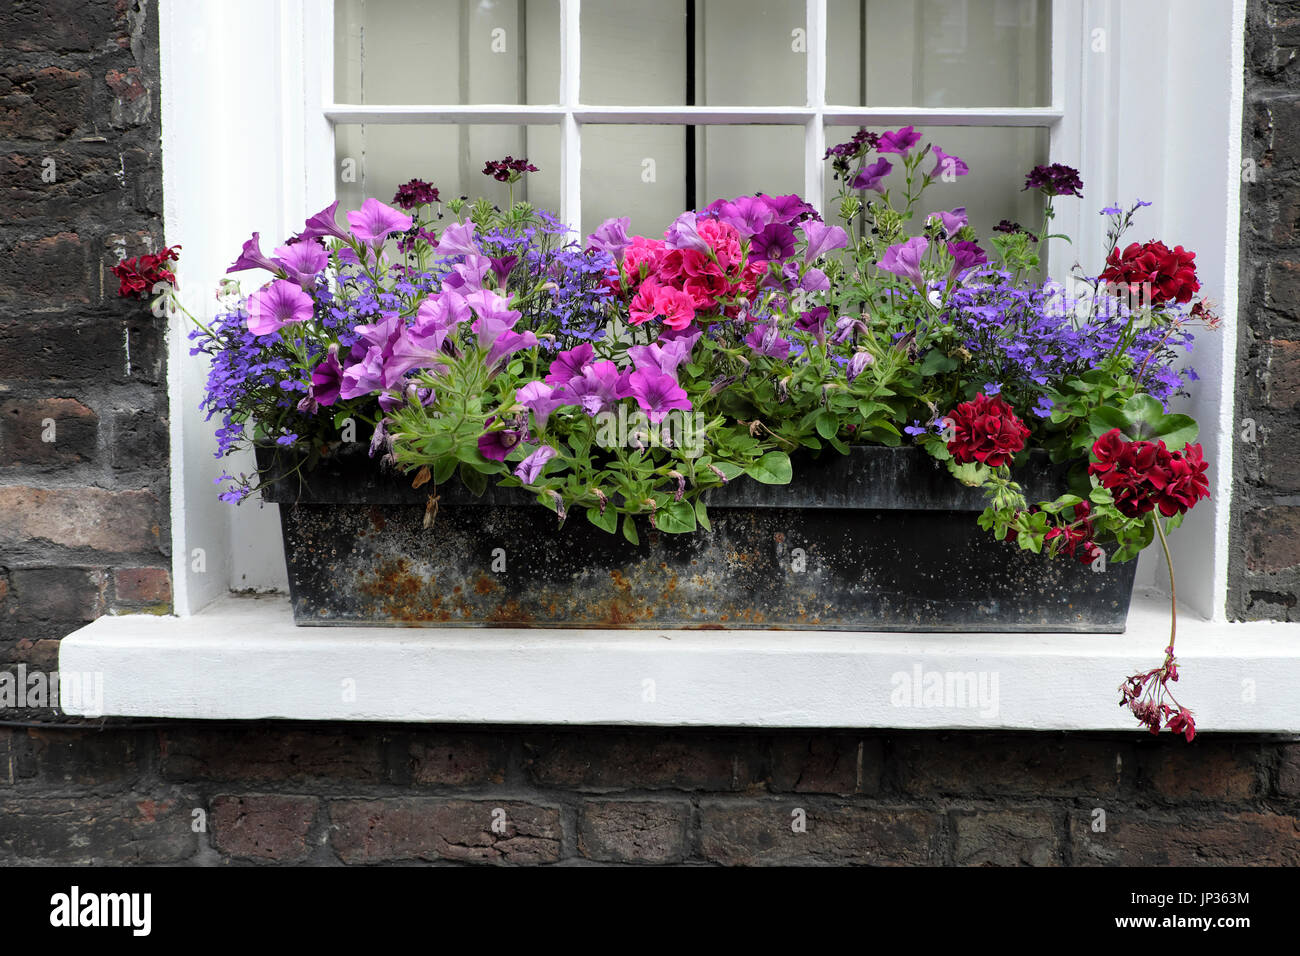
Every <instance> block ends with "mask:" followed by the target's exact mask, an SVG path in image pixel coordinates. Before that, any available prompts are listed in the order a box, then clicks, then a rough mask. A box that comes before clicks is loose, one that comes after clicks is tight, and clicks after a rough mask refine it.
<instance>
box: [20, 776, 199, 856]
mask: <svg viewBox="0 0 1300 956" xmlns="http://www.w3.org/2000/svg"><path fill="white" fill-rule="evenodd" d="M196 809H202V804H201V802H200V801H198V800H197V799H195V798H194V797H193V796H188V795H185V794H182V793H180V792H178V791H171V790H169V791H166V792H164V793H157V792H155V793H152V794H150V795H149V796H144V795H142V794H126V795H122V796H115V797H91V796H86V795H79V796H76V797H48V796H32V797H27V796H9V797H7V798H6V799H5V800H4V801H2V802H0V862H4V863H6V864H10V865H12V864H16V863H27V864H30V863H41V862H45V861H57V862H59V863H61V864H89V865H105V864H131V865H139V864H147V863H179V862H181V861H183V860H187V859H189V858H190V857H192V856H193V855H194V854H195V852H196V851H197V850H198V834H196V833H195V832H194V831H193V830H192V829H191V822H192V820H193V816H192V814H193V811H194V810H196Z"/></svg>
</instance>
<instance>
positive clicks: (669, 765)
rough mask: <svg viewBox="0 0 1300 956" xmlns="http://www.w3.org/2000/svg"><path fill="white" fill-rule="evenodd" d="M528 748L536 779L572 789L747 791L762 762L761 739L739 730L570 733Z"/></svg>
mask: <svg viewBox="0 0 1300 956" xmlns="http://www.w3.org/2000/svg"><path fill="white" fill-rule="evenodd" d="M525 748H526V750H527V754H528V756H527V768H528V774H529V776H530V777H531V779H532V780H533V782H534V783H536V784H537V785H538V786H541V787H559V788H563V789H569V790H621V789H626V788H627V787H628V786H629V780H635V783H634V784H632V785H633V786H636V787H639V788H644V789H648V790H663V789H674V790H747V789H749V788H751V787H755V786H757V785H758V784H759V782H760V781H761V770H760V768H761V766H762V762H763V761H762V756H761V753H760V749H759V741H758V738H756V737H752V736H748V735H740V734H735V735H731V734H719V735H716V736H713V735H710V736H708V737H699V736H686V735H682V734H673V733H666V734H665V733H655V734H628V735H616V736H611V735H607V734H565V735H556V736H554V737H550V738H545V739H540V740H529V741H527V742H526V743H525Z"/></svg>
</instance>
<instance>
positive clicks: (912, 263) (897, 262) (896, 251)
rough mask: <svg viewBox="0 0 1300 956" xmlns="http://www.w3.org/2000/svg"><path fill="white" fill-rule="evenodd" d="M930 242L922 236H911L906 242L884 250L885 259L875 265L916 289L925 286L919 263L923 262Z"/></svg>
mask: <svg viewBox="0 0 1300 956" xmlns="http://www.w3.org/2000/svg"><path fill="white" fill-rule="evenodd" d="M929 248H930V241H929V240H928V239H926V238H925V237H924V236H913V237H912V238H911V239H909V240H907V242H900V243H898V244H897V245H893V246H890V247H889V248H888V249H886V250H885V257H884V258H883V259H881V260H880V262H878V263H876V265H878V266H879V267H880V268H881V269H883V270H885V271H886V272H892V273H893V274H894V275H896V276H902V277H903V278H904V279H910V280H911V281H912V283H913V284H914V285H916V286H917V287H918V288H920V287H922V286H924V285H925V276H923V275H922V274H921V263H922V262H923V261H924V260H925V254H926V251H927V250H928V249H929Z"/></svg>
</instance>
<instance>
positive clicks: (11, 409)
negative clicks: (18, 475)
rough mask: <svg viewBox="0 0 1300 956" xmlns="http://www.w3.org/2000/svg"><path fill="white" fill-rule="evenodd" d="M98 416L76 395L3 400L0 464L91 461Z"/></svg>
mask: <svg viewBox="0 0 1300 956" xmlns="http://www.w3.org/2000/svg"><path fill="white" fill-rule="evenodd" d="M98 439H99V417H98V416H97V415H96V414H95V413H94V412H93V411H91V410H90V409H89V408H87V407H86V406H85V405H83V404H81V402H79V401H77V400H76V399H74V398H46V399H40V400H36V401H19V400H16V399H11V400H10V401H7V402H4V403H0V465H10V466H12V465H67V464H76V463H78V462H86V461H90V460H91V459H92V458H94V456H95V449H96V445H97V444H98Z"/></svg>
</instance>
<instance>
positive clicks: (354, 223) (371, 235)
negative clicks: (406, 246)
mask: <svg viewBox="0 0 1300 956" xmlns="http://www.w3.org/2000/svg"><path fill="white" fill-rule="evenodd" d="M411 221H412V220H411V217H410V216H408V215H406V214H405V213H401V212H398V211H397V210H396V209H394V208H393V207H392V206H385V205H384V204H383V203H381V202H380V201H379V200H378V199H374V198H371V199H367V200H366V201H365V202H363V203H362V204H361V208H360V209H354V210H353V211H352V212H349V213H348V225H349V226H351V227H352V234H353V235H354V236H356V237H357V238H358V239H360V240H361V241H362V242H364V243H366V244H367V245H370V246H373V247H375V248H378V247H379V246H382V245H383V244H384V242H385V240H387V239H388V237H389V236H390V235H392V234H393V233H395V232H407V231H409V230H410V228H411Z"/></svg>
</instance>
